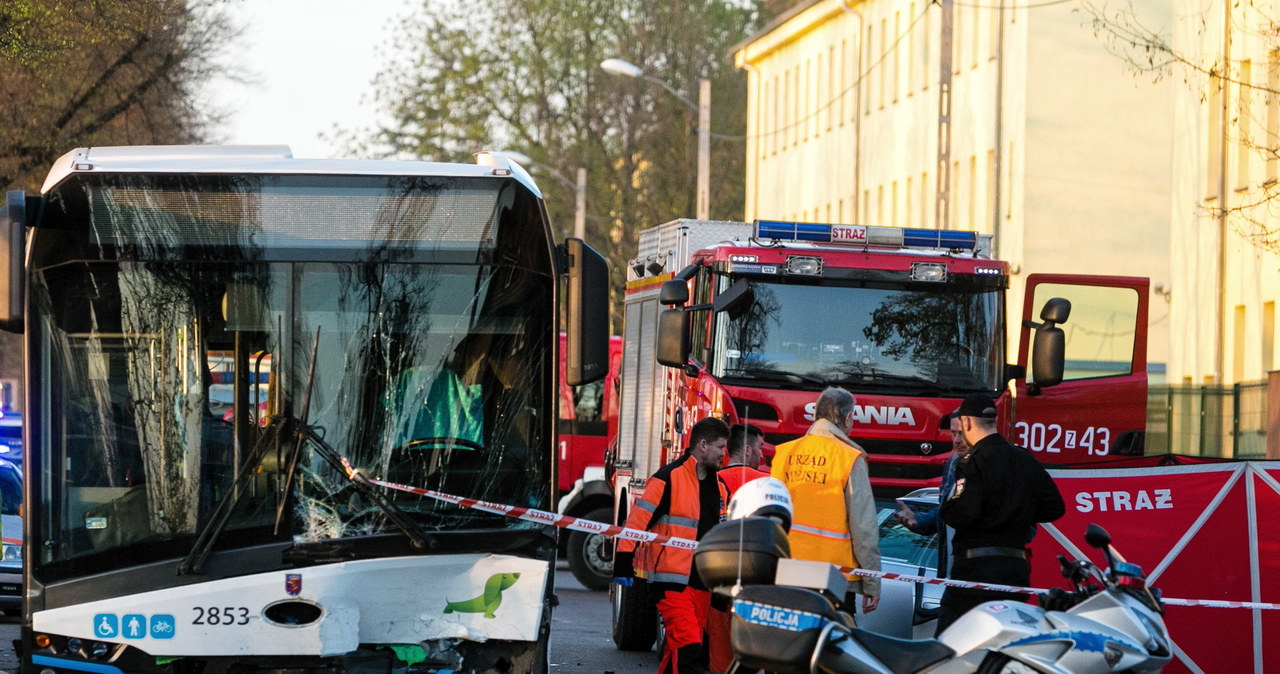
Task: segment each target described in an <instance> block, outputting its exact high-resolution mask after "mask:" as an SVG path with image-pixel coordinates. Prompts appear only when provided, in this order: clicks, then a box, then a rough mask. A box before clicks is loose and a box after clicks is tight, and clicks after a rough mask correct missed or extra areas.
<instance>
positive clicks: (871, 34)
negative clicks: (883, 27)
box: [854, 26, 875, 115]
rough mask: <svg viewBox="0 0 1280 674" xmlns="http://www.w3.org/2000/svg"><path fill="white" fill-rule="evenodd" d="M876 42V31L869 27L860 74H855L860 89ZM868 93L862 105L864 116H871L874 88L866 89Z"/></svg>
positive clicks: (859, 60) (859, 66)
mask: <svg viewBox="0 0 1280 674" xmlns="http://www.w3.org/2000/svg"><path fill="white" fill-rule="evenodd" d="M874 40H875V29H874V28H872V27H871V26H867V39H866V40H863V42H864V43H865V44H864V45H863V49H862V58H860V59H858V72H856V73H854V77H857V78H858V86H859V87H862V74H863V73H864V72H866V71H867V66H868V65H869V64H870V63H871V49H872V47H874V46H875V42H874ZM866 92H867V95H866V96H864V97H863V98H865V99H866V100H864V101H863V103H862V107H863V110H862V114H863V115H870V114H871V93H872V88H871V87H870V86H868V87H866Z"/></svg>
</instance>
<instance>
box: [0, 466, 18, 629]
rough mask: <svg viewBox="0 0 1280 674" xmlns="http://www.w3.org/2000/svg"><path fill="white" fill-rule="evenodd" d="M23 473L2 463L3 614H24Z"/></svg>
mask: <svg viewBox="0 0 1280 674" xmlns="http://www.w3.org/2000/svg"><path fill="white" fill-rule="evenodd" d="M21 506H22V471H21V470H20V469H19V468H18V466H17V465H15V464H14V463H13V462H11V461H6V460H4V459H0V539H3V541H2V544H0V548H3V555H2V556H0V610H3V611H4V612H5V614H6V615H16V614H17V613H18V612H19V611H21V610H22V511H21Z"/></svg>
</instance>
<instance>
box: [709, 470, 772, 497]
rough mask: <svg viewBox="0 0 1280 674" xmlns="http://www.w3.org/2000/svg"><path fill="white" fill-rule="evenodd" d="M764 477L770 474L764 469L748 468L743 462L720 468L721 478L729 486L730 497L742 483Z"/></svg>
mask: <svg viewBox="0 0 1280 674" xmlns="http://www.w3.org/2000/svg"><path fill="white" fill-rule="evenodd" d="M762 477H769V474H768V473H766V472H764V471H763V470H757V469H755V468H748V467H746V466H744V465H742V464H738V465H736V466H728V467H726V468H721V469H720V479H721V480H724V486H726V487H728V488H729V497H730V498H733V495H734V494H736V493H737V492H738V489H740V488H741V487H742V485H744V484H746V483H748V482H750V481H752V480H758V479H760V478H762Z"/></svg>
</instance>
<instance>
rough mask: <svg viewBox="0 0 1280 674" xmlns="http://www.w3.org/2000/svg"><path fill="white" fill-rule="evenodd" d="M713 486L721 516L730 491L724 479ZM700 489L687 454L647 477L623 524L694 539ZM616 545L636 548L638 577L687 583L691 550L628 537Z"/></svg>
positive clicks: (624, 549)
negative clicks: (718, 500)
mask: <svg viewBox="0 0 1280 674" xmlns="http://www.w3.org/2000/svg"><path fill="white" fill-rule="evenodd" d="M716 485H717V486H718V487H719V489H720V512H719V513H717V514H718V515H724V507H725V505H726V504H727V503H728V502H729V492H728V490H727V489H725V486H724V482H723V481H721V480H718V479H717V480H716ZM700 490H701V486H700V485H699V484H698V462H697V461H696V460H695V459H694V458H693V457H692V456H690V455H689V454H688V453H686V454H685V455H684V456H683V457H681V458H680V459H677V460H676V461H674V462H672V463H670V464H668V465H667V466H664V467H663V468H662V469H659V470H658V472H656V473H654V474H653V475H652V476H650V477H649V479H648V481H646V482H645V485H644V493H643V494H641V495H640V498H638V499H636V501H635V503H634V504H633V505H632V506H631V511H630V512H629V513H627V523H626V527H627V528H629V529H641V530H646V531H651V532H653V533H655V534H659V535H662V536H674V537H676V538H685V539H688V540H691V541H693V540H697V539H698V520H699V516H700V515H701V513H700V512H699V510H700V507H701V505H700V504H701V500H700V496H701V493H700ZM664 500H665V506H666V507H665V508H664V507H663V505H664ZM655 514H656V515H657V516H656V517H655ZM617 545H618V548H617V549H618V552H624V553H625V552H631V551H633V550H634V551H635V561H634V564H635V571H636V575H637V576H639V577H641V578H645V579H647V580H648V581H649V582H651V583H676V584H680V585H688V584H689V572H690V571H691V570H692V569H693V551H692V550H684V549H681V548H673V547H668V546H665V545H657V544H653V543H641V544H637V543H636V542H635V541H628V540H621V541H618V544H617Z"/></svg>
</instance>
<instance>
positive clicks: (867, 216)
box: [861, 189, 871, 225]
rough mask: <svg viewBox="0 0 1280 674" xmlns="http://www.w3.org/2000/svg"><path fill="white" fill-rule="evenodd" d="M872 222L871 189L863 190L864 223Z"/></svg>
mask: <svg viewBox="0 0 1280 674" xmlns="http://www.w3.org/2000/svg"><path fill="white" fill-rule="evenodd" d="M870 222H871V190H870V189H865V190H862V223H861V224H864V225H865V224H869V223H870Z"/></svg>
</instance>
